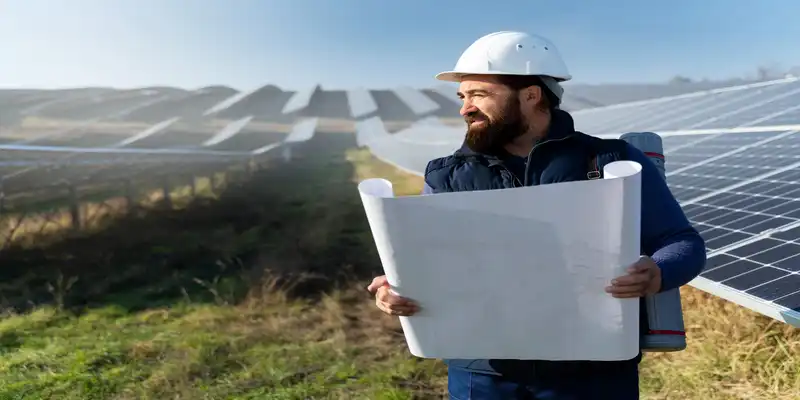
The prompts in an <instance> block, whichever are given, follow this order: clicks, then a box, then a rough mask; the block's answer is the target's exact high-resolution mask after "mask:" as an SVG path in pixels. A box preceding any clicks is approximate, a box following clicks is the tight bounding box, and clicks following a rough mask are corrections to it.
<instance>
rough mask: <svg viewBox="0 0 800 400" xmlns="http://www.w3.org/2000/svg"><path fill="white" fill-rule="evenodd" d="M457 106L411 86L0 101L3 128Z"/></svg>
mask: <svg viewBox="0 0 800 400" xmlns="http://www.w3.org/2000/svg"><path fill="white" fill-rule="evenodd" d="M458 107H459V105H458V102H457V98H456V96H455V92H452V93H441V92H439V91H437V90H435V89H424V90H416V89H412V88H409V87H399V88H396V89H394V90H366V89H354V90H349V91H324V90H320V89H319V88H318V87H313V88H309V89H307V90H302V91H296V92H291V91H283V90H281V89H279V88H278V87H276V86H265V87H262V88H260V89H258V90H255V91H251V92H240V93H235V92H234V93H232V92H231V89H227V90H226V89H222V88H221V89H208V90H204V91H200V92H178V91H174V90H132V91H115V92H109V93H103V94H86V93H77V94H72V95H69V96H59V97H57V98H54V99H50V98H47V97H44V95H43V94H42V95H36V96H34V95H28V96H23V97H11V98H8V99H6V100H5V101H3V102H0V110H2V111H0V112H2V113H3V114H0V124H2V126H11V125H13V122H17V123H18V122H19V121H20V120H21V119H22V118H24V117H29V116H36V117H41V118H48V119H60V120H73V121H95V120H115V121H129V122H144V123H158V122H161V121H165V120H169V119H171V118H175V117H179V118H184V119H195V120H197V119H205V118H217V119H227V120H238V119H242V118H245V117H248V116H252V117H253V118H255V119H256V120H265V121H272V122H285V121H287V120H291V118H292V117H324V118H340V119H351V118H360V117H363V116H366V115H369V114H374V115H379V116H381V117H382V118H384V119H385V120H411V121H413V120H415V119H418V118H419V117H420V116H424V115H439V116H451V117H452V116H457V115H458V114H457V111H458Z"/></svg>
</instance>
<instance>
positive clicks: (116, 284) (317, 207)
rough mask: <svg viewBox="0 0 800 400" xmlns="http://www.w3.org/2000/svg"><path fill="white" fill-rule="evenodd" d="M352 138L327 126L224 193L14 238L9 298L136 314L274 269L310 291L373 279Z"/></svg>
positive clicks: (225, 295) (238, 290)
mask: <svg viewBox="0 0 800 400" xmlns="http://www.w3.org/2000/svg"><path fill="white" fill-rule="evenodd" d="M353 146H354V137H353V136H352V135H347V134H332V133H331V134H319V135H317V136H316V137H315V138H314V139H313V140H311V141H310V142H308V143H305V144H303V145H300V146H296V147H295V149H294V151H293V155H294V157H293V160H292V161H290V162H289V163H284V162H283V161H282V160H280V159H278V158H277V157H274V158H272V159H269V160H266V161H265V163H264V164H263V165H262V168H260V169H259V170H258V171H256V172H255V173H254V175H253V176H252V177H251V178H250V179H247V180H246V181H241V182H239V183H236V182H232V183H229V184H228V186H227V187H226V188H225V190H224V191H223V192H222V193H220V194H219V196H218V198H216V199H208V198H198V199H195V200H194V201H192V202H191V203H190V204H188V205H187V206H186V207H185V208H182V209H180V210H164V209H155V208H153V209H147V210H142V211H139V212H137V213H131V214H127V215H121V216H119V217H117V218H115V219H113V220H112V221H110V223H108V225H107V226H106V227H105V228H103V229H102V230H99V231H97V232H94V233H92V234H87V235H84V236H78V237H75V236H72V237H69V236H65V237H61V238H57V239H56V240H54V239H53V238H45V239H46V240H42V241H41V243H42V244H40V245H38V246H37V245H34V246H29V247H27V248H23V247H10V248H8V249H6V250H4V251H3V252H2V253H0V265H2V268H0V282H2V283H0V296H2V297H0V300H2V302H3V303H4V306H5V307H6V308H11V309H13V310H15V311H18V312H20V311H25V310H27V309H29V308H31V307H35V306H39V305H43V304H53V303H55V304H56V305H59V306H64V307H65V308H69V309H75V310H79V309H82V308H84V307H95V306H103V305H110V304H115V305H118V306H121V307H123V308H125V309H127V310H129V311H135V310H140V309H144V308H149V307H159V306H165V305H170V304H173V303H175V302H176V301H181V300H188V301H192V302H211V301H214V302H223V303H235V302H237V301H239V300H241V299H242V298H244V297H246V296H247V295H248V294H253V292H254V291H258V290H259V286H260V284H261V282H263V280H264V278H265V277H264V274H265V273H270V274H274V276H279V277H282V278H281V279H283V280H284V282H289V281H290V280H292V281H295V282H299V283H297V284H295V285H293V286H292V289H291V290H290V291H289V293H290V295H293V296H304V297H309V296H315V295H317V294H320V293H322V292H324V291H327V290H329V289H333V288H335V287H337V286H339V285H341V284H343V283H344V282H346V281H348V280H350V279H352V278H353V277H358V278H360V279H368V278H369V277H370V276H371V275H372V274H373V273H374V272H376V271H379V268H380V264H379V261H378V258H377V253H376V251H375V246H374V242H373V240H372V237H371V235H370V231H369V226H368V224H367V221H366V217H365V215H364V211H363V208H362V205H361V201H360V199H359V197H358V193H357V189H356V183H355V181H354V180H353V176H354V167H353V165H352V164H351V163H350V162H348V160H347V159H346V155H345V154H346V150H347V149H348V148H351V147H353ZM44 243H48V244H44ZM300 277H302V278H303V279H302V280H300V281H297V280H296V279H295V278H300Z"/></svg>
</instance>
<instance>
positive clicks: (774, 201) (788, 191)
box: [683, 168, 800, 251]
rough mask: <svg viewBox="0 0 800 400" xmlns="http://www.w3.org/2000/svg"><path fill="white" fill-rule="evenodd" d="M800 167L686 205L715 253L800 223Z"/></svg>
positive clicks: (687, 210)
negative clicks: (770, 231)
mask: <svg viewBox="0 0 800 400" xmlns="http://www.w3.org/2000/svg"><path fill="white" fill-rule="evenodd" d="M798 182H800V168H793V169H790V170H787V171H784V172H780V173H777V174H775V175H774V176H771V177H770V178H767V179H760V180H757V181H753V182H750V183H747V184H745V185H742V186H741V187H738V188H736V189H731V190H726V191H724V192H722V193H719V194H716V195H713V196H711V197H708V198H707V199H704V200H701V201H698V202H696V203H692V204H688V205H685V206H683V210H684V212H685V213H686V216H687V217H688V218H689V220H690V221H691V222H692V224H693V225H694V226H695V228H696V229H697V230H698V231H700V234H701V235H702V236H703V238H704V239H705V240H706V246H707V247H708V251H714V250H717V249H720V248H723V247H726V246H730V245H732V244H735V243H738V242H740V241H743V240H747V239H750V238H752V237H754V236H757V235H759V234H762V233H764V232H765V231H768V230H772V229H777V228H780V227H783V226H787V225H789V224H792V223H795V222H797V221H800V184H798Z"/></svg>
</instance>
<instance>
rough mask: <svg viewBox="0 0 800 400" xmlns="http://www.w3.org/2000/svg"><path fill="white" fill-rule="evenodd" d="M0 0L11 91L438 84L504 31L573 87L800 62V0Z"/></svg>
mask: <svg viewBox="0 0 800 400" xmlns="http://www.w3.org/2000/svg"><path fill="white" fill-rule="evenodd" d="M491 4H492V3H491V2H490V1H488V0H461V1H451V0H403V1H386V0H0V87H75V86H84V85H100V86H115V87H135V86H144V85H175V86H180V87H184V88H197V87H201V86H205V85H211V84H224V85H230V86H233V87H235V88H237V89H241V90H247V89H251V88H254V87H258V86H261V85H263V84H267V83H273V84H277V85H279V86H281V87H284V88H287V89H297V88H301V87H306V86H311V85H314V84H317V83H321V84H322V85H323V87H325V88H329V89H335V88H347V87H353V86H364V87H368V88H385V87H391V86H395V85H400V84H407V85H411V86H416V87H427V86H433V85H435V84H437V81H435V80H434V79H433V75H434V74H435V73H437V72H439V71H440V70H445V69H449V68H451V67H452V66H453V64H454V63H455V61H456V59H457V58H458V56H459V55H460V53H461V51H463V50H464V49H465V48H466V47H467V46H468V45H469V44H470V43H471V42H472V41H473V40H475V39H477V38H478V37H480V36H482V35H484V34H486V33H489V32H493V31H498V30H525V31H529V32H533V33H538V34H541V35H543V36H546V37H548V38H550V39H551V40H552V41H554V42H555V44H556V46H557V47H558V48H559V50H560V51H561V53H562V55H563V56H564V58H565V60H566V62H567V64H568V67H569V68H570V72H571V73H572V75H573V76H574V77H575V79H574V81H575V82H581V83H604V82H654V81H666V80H667V79H669V78H670V77H672V76H674V75H676V74H682V75H686V76H690V77H693V78H703V77H707V78H726V77H733V76H743V75H744V74H747V73H752V72H753V71H755V69H756V67H757V66H759V65H777V66H780V67H784V68H788V67H790V66H795V65H800V45H798V38H800V23H797V18H798V16H800V0H761V1H752V0H748V1H746V0H661V1H656V0H508V1H501V0H498V1H497V2H496V3H494V5H491Z"/></svg>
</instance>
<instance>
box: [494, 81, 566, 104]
mask: <svg viewBox="0 0 800 400" xmlns="http://www.w3.org/2000/svg"><path fill="white" fill-rule="evenodd" d="M500 83H501V84H503V85H506V86H508V87H510V88H511V89H512V90H522V89H525V88H527V87H531V86H538V87H540V88H541V89H542V93H544V98H543V99H542V102H543V104H544V106H545V107H546V108H547V109H548V110H551V111H552V110H553V109H555V108H557V107H558V106H559V105H560V104H561V100H560V99H559V98H558V96H556V94H555V93H553V91H552V90H550V89H549V88H548V87H547V85H545V84H544V82H543V81H542V78H540V77H538V76H537V75H500Z"/></svg>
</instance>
